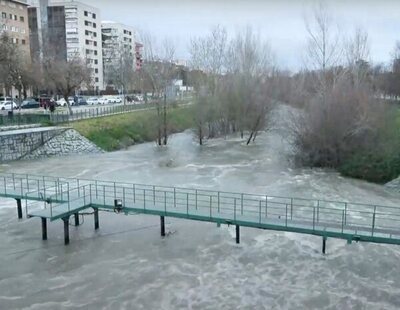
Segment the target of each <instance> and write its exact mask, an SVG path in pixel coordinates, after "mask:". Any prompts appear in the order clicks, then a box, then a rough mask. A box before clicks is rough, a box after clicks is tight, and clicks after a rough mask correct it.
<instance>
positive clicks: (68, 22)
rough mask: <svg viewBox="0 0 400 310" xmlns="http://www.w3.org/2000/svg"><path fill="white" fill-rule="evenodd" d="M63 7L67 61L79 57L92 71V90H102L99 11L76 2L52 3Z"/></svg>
mask: <svg viewBox="0 0 400 310" xmlns="http://www.w3.org/2000/svg"><path fill="white" fill-rule="evenodd" d="M60 5H61V6H64V7H65V31H66V47H67V59H71V58H73V57H76V56H77V55H79V56H80V57H82V58H85V59H86V62H87V63H88V64H89V65H90V66H91V67H92V69H93V83H94V88H95V89H96V90H97V91H99V90H101V89H103V84H104V83H103V63H102V59H103V56H102V55H103V54H102V44H101V16H100V10H99V9H97V8H95V7H92V6H89V5H86V4H83V3H81V2H77V1H69V2H56V1H54V2H52V3H51V4H50V6H60Z"/></svg>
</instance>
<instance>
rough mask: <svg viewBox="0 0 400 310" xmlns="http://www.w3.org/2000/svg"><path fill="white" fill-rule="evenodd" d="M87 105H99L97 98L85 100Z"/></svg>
mask: <svg viewBox="0 0 400 310" xmlns="http://www.w3.org/2000/svg"><path fill="white" fill-rule="evenodd" d="M86 102H87V104H90V105H95V104H99V99H98V98H97V97H90V98H88V100H86Z"/></svg>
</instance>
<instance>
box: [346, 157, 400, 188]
mask: <svg viewBox="0 0 400 310" xmlns="http://www.w3.org/2000/svg"><path fill="white" fill-rule="evenodd" d="M339 171H340V173H342V174H343V175H345V176H348V177H353V178H357V179H363V180H366V181H369V182H375V183H386V182H389V181H391V180H393V179H395V178H397V177H398V176H399V175H400V154H396V153H393V152H391V153H381V152H379V150H377V151H376V152H373V153H363V152H360V153H359V154H356V155H354V156H352V157H351V158H349V159H348V160H346V161H345V162H344V163H343V164H342V165H341V166H340V167H339Z"/></svg>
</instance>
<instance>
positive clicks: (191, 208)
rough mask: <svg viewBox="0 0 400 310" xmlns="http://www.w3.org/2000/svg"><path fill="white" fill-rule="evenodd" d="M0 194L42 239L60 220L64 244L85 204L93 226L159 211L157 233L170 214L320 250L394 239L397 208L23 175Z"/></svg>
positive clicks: (399, 219)
mask: <svg viewBox="0 0 400 310" xmlns="http://www.w3.org/2000/svg"><path fill="white" fill-rule="evenodd" d="M0 197H6V198H14V199H16V201H17V210H18V217H19V218H22V213H23V206H22V203H25V213H26V216H27V217H28V218H32V217H38V218H41V221H42V238H43V239H44V240H46V239H47V222H48V220H49V221H55V220H63V222H64V239H65V244H68V243H69V220H70V218H71V216H73V217H74V218H75V224H76V225H79V212H84V211H85V210H86V212H87V210H88V209H90V210H92V211H93V215H94V225H95V229H98V228H99V217H98V213H99V211H102V210H104V211H110V210H111V211H114V212H116V213H121V212H122V213H125V214H130V213H135V214H137V213H142V214H150V215H156V216H160V221H161V235H162V236H165V224H164V223H165V217H174V218H182V219H189V220H196V221H205V222H214V223H217V224H218V225H219V224H230V225H235V226H236V242H237V243H239V241H240V226H244V227H253V228H259V229H266V230H276V231H287V232H295V233H302V234H310V235H317V236H321V237H322V240H323V242H322V251H323V253H325V248H326V240H327V238H328V237H331V238H340V239H345V240H347V242H348V243H351V242H352V241H364V242H375V243H386V244H400V208H397V207H390V206H380V205H369V204H360V203H352V202H340V201H324V200H313V199H303V198H294V197H278V196H269V195H257V194H245V193H230V192H218V191H210V190H202V189H189V188H178V187H167V186H157V185H143V184H133V183H122V182H109V181H100V180H85V179H68V178H56V177H48V176H36V175H22V174H0Z"/></svg>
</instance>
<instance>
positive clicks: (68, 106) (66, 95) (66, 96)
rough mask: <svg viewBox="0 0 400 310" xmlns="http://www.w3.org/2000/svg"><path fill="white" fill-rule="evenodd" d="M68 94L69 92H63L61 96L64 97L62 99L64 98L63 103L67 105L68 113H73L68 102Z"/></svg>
mask: <svg viewBox="0 0 400 310" xmlns="http://www.w3.org/2000/svg"><path fill="white" fill-rule="evenodd" d="M68 95H69V94H64V95H63V97H64V100H65V104H66V105H67V108H68V112H69V115H73V114H74V112H73V111H72V107H71V105H70V104H69V101H68Z"/></svg>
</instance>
